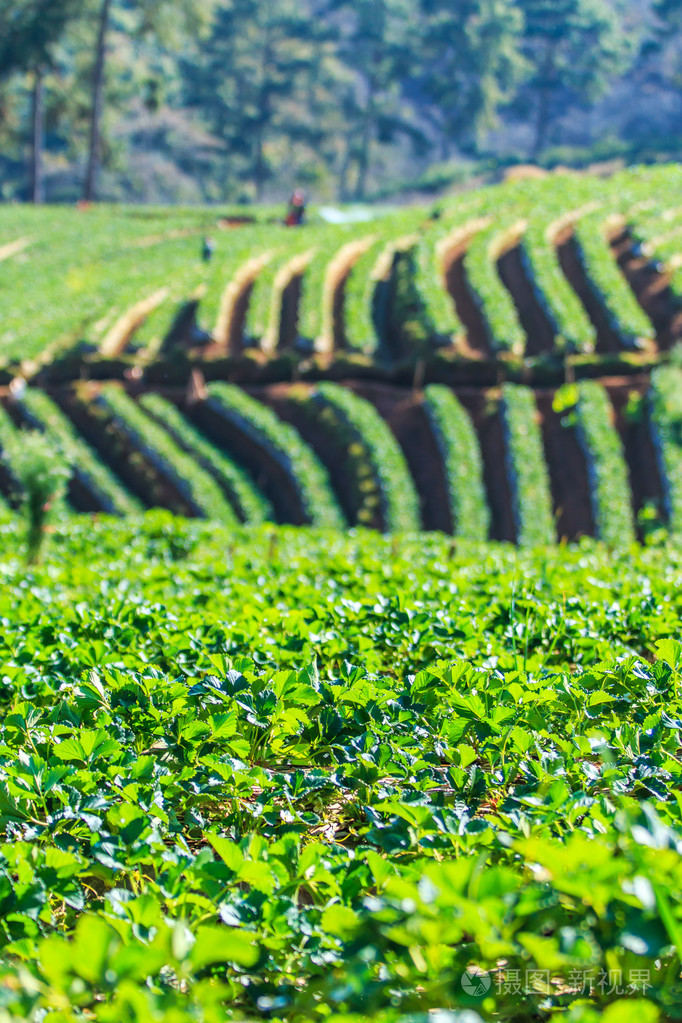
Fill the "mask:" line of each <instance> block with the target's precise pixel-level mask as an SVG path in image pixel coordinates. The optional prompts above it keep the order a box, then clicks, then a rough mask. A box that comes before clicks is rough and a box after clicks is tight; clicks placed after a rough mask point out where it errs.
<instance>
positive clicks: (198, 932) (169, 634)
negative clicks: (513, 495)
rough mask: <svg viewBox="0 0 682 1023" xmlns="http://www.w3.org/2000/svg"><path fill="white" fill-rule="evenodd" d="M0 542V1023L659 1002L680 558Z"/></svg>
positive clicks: (291, 534)
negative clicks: (26, 550) (37, 549)
mask: <svg viewBox="0 0 682 1023" xmlns="http://www.w3.org/2000/svg"><path fill="white" fill-rule="evenodd" d="M160 524H161V523H160V517H159V515H158V513H151V514H149V515H147V516H144V517H142V518H141V519H139V520H136V521H135V522H133V523H130V524H127V523H125V522H113V521H109V522H98V523H94V524H93V523H90V522H87V521H85V520H75V521H72V522H70V523H69V524H68V526H61V527H60V526H57V527H56V532H55V535H54V539H53V542H52V547H51V554H49V557H48V560H47V562H46V563H45V564H44V565H38V566H35V567H33V568H31V569H29V570H27V569H26V567H25V566H24V565H22V564H21V563H20V561H19V559H18V557H17V554H18V552H19V550H20V548H19V542H18V540H17V537H16V535H15V534H16V530H12V528H11V527H7V526H4V527H2V539H3V547H2V561H1V563H0V571H1V572H2V578H3V580H4V582H5V585H4V586H3V587H2V588H0V650H1V651H2V659H3V671H2V679H1V684H0V705H1V706H2V714H0V778H1V783H2V784H1V788H0V793H1V795H2V799H1V801H0V909H1V910H2V927H1V928H0V988H1V990H2V1012H3V1013H4V1016H5V1017H6V1019H7V1021H8V1023H14V1021H18V1020H35V1021H40V1020H46V1021H49V1020H50V1019H51V1018H53V1019H54V1020H55V1021H57V1020H58V1021H60V1023H82V1021H83V1020H91V1021H93V1023H119V1021H121V1020H124V1021H126V1023H147V1021H149V1020H168V1021H173V1023H198V1021H203V1023H220V1021H222V1020H225V1019H234V1020H236V1021H239V1023H246V1021H249V1023H302V1021H303V1020H305V1021H309V1023H361V1021H362V1020H368V1019H371V1020H372V1021H375V1023H426V1021H427V1020H428V1021H432V1023H482V1021H488V1023H491V1021H496V1023H519V1021H521V1020H523V1021H526V1020H542V1019H547V1018H555V1019H558V1020H559V1019H564V1020H567V1021H570V1023H596V1021H597V1020H604V1021H605V1023H633V1021H637V1023H661V1021H663V1020H674V1019H676V1018H677V1017H678V1016H679V1008H678V1007H679V1005H680V969H681V960H680V954H681V947H682V940H681V939H680V931H681V929H682V869H681V866H680V853H679V850H680V844H681V843H682V807H681V803H680V798H679V793H680V788H681V786H682V764H681V762H680V761H681V758H680V743H679V732H680V728H679V723H680V720H682V696H681V694H682V644H680V642H679V641H678V639H677V635H676V630H677V627H678V615H677V614H676V609H677V608H678V606H679V578H680V572H682V554H681V552H680V549H679V547H678V546H676V545H669V546H668V547H666V548H664V549H656V548H635V549H632V550H627V551H623V552H617V551H616V552H614V551H612V550H608V549H606V548H604V547H603V545H600V544H597V543H588V542H586V543H583V544H582V545H581V546H580V547H579V548H576V549H573V548H561V549H557V550H555V551H551V550H546V549H542V550H538V551H526V550H521V551H518V550H514V549H511V548H509V547H508V546H505V545H495V546H487V545H481V546H474V547H469V546H468V545H465V544H459V543H456V544H455V543H453V542H452V541H451V539H450V538H447V537H443V536H441V535H439V534H431V535H418V536H416V535H406V536H404V537H395V536H394V537H386V538H384V537H379V536H376V535H374V534H369V533H365V532H363V531H356V532H355V533H353V534H346V535H342V534H332V533H327V534H324V535H320V534H319V533H316V532H315V531H312V530H291V529H278V528H277V527H273V526H272V525H270V524H268V525H265V526H262V527H255V528H254V527H246V528H242V527H240V526H237V527H233V526H227V527H223V526H221V525H220V524H216V523H213V522H211V523H207V522H200V521H199V522H196V521H195V522H182V521H179V522H177V523H176V524H175V528H176V536H175V537H174V539H175V540H176V541H177V543H176V545H175V546H173V545H171V544H169V542H168V536H167V534H166V533H164V532H163V530H161V529H160V528H159V527H160Z"/></svg>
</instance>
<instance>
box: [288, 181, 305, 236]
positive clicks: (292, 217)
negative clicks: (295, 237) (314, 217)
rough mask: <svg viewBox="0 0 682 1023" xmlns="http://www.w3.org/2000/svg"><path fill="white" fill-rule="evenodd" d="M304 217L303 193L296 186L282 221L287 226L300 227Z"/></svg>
mask: <svg viewBox="0 0 682 1023" xmlns="http://www.w3.org/2000/svg"><path fill="white" fill-rule="evenodd" d="M304 217H305V194H304V193H303V191H302V190H301V189H300V188H297V189H296V191H295V192H294V194H293V195H292V197H291V199H290V200H289V208H288V210H287V216H286V220H285V221H284V223H285V224H286V225H287V227H300V225H301V224H302V223H303V219H304Z"/></svg>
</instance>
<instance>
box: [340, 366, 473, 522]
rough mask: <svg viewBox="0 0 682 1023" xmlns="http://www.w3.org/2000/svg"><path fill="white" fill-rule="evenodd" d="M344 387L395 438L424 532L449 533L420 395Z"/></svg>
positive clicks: (439, 470)
mask: <svg viewBox="0 0 682 1023" xmlns="http://www.w3.org/2000/svg"><path fill="white" fill-rule="evenodd" d="M346 385H347V386H348V387H351V388H352V390H354V391H355V392H356V394H359V395H360V396H361V397H362V398H365V399H366V400H367V401H370V402H371V403H372V404H373V405H374V407H375V408H376V409H377V411H378V412H379V414H380V415H381V416H383V418H384V419H385V420H386V422H387V423H388V425H389V426H390V428H391V430H392V431H393V433H394V434H395V436H396V438H397V440H398V443H399V444H400V447H401V449H402V452H403V454H404V456H405V459H406V461H407V465H408V468H409V470H410V475H411V476H412V479H413V480H414V484H415V486H416V488H417V494H418V495H419V501H420V505H421V519H422V523H423V526H424V529H429V530H440V531H441V532H443V533H452V526H453V524H452V515H451V512H450V502H449V499H448V490H447V482H446V479H445V467H444V465H443V460H442V458H441V454H440V451H439V449H438V445H437V443H436V438H435V437H434V434H433V431H432V429H431V426H430V424H429V421H428V418H427V416H426V413H425V411H424V408H423V405H422V399H421V395H420V394H419V392H415V391H406V390H404V389H402V388H400V389H399V388H395V387H393V388H392V387H386V386H382V385H381V384H354V383H353V382H352V381H346Z"/></svg>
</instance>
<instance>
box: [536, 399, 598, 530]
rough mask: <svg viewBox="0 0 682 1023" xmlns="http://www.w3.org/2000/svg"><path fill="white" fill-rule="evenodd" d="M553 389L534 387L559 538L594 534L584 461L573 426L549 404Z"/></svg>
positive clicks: (551, 400) (551, 401)
mask: <svg viewBox="0 0 682 1023" xmlns="http://www.w3.org/2000/svg"><path fill="white" fill-rule="evenodd" d="M555 393H556V392H555V391H536V392H535V400H536V404H537V407H538V412H539V413H540V423H541V428H542V440H543V444H544V448H545V459H546V462H547V468H548V470H549V480H550V486H551V490H552V503H553V505H554V517H555V521H556V528H557V538H558V539H559V540H578V539H579V538H580V537H581V536H594V534H595V523H594V517H593V514H592V503H591V500H590V485H589V479H588V475H587V463H586V461H585V456H584V454H583V452H582V449H581V447H580V444H579V443H578V438H577V436H576V432H575V429H571V428H569V427H566V426H564V425H563V423H562V418H563V417H562V416H561V415H560V414H559V413H557V412H555V411H554V409H553V408H552V403H553V401H554V395H555Z"/></svg>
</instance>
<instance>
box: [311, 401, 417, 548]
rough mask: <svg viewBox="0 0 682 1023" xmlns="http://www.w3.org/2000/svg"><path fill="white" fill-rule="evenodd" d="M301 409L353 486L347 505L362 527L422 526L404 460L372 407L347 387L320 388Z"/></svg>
mask: <svg viewBox="0 0 682 1023" xmlns="http://www.w3.org/2000/svg"><path fill="white" fill-rule="evenodd" d="M299 401H300V403H301V405H302V407H303V408H304V409H305V410H306V411H307V413H308V415H310V416H311V418H312V420H313V421H314V429H315V430H316V431H317V430H318V429H319V430H322V431H323V432H325V433H326V434H327V436H328V437H329V439H330V441H331V443H332V444H333V446H334V447H335V449H336V457H337V460H338V461H339V462H341V463H344V465H343V467H344V470H345V472H346V473H347V475H348V476H349V478H350V480H351V482H352V489H353V493H352V495H345V496H346V497H347V499H348V498H350V501H349V504H350V506H351V507H352V509H353V519H354V521H355V522H357V523H358V524H359V525H362V526H374V527H378V528H380V529H382V530H383V531H385V532H414V531H417V530H419V528H420V526H421V518H420V513H419V497H418V495H417V492H416V490H415V487H414V483H413V481H412V477H411V475H410V471H409V469H408V466H407V462H406V461H405V456H404V455H403V452H402V451H401V449H400V445H399V444H398V441H397V440H396V438H395V436H394V434H393V433H392V432H391V430H390V428H389V426H388V424H387V423H386V422H385V420H384V419H382V417H381V416H380V415H379V413H378V412H377V410H376V409H375V407H374V406H373V405H372V404H371V403H370V402H368V401H366V400H365V399H364V398H361V397H360V396H359V395H357V394H354V393H353V391H351V390H350V389H349V388H347V387H341V386H339V385H338V384H332V383H324V384H320V385H319V386H318V387H316V388H315V390H314V391H313V392H312V393H311V394H309V395H306V396H305V397H303V396H302V397H301V398H299Z"/></svg>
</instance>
